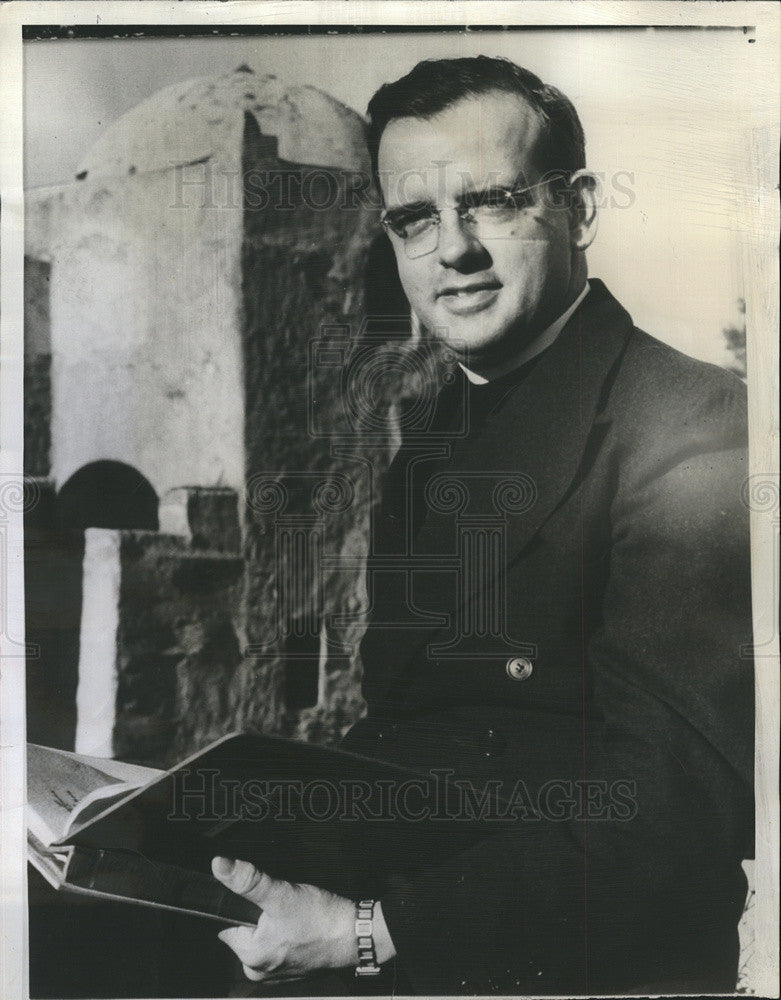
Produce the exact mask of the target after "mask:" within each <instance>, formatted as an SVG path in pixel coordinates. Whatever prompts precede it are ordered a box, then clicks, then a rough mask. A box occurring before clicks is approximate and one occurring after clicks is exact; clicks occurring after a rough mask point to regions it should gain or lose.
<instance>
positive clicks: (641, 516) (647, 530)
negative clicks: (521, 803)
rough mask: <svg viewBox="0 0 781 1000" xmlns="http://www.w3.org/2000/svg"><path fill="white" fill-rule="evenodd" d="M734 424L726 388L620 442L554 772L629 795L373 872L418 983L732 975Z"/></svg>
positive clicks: (542, 988) (739, 551)
mask: <svg viewBox="0 0 781 1000" xmlns="http://www.w3.org/2000/svg"><path fill="white" fill-rule="evenodd" d="M744 436H745V425H744V417H743V415H742V406H741V402H740V398H739V393H736V392H734V391H733V390H730V391H729V392H728V393H727V394H726V397H725V395H724V393H723V392H721V393H719V394H717V398H712V399H711V400H710V401H709V402H702V403H701V405H700V409H699V412H698V413H697V415H696V419H695V418H694V416H692V417H691V419H687V420H686V421H684V422H683V426H682V427H680V428H679V429H678V432H677V433H676V434H675V435H674V438H672V439H669V440H668V441H666V442H663V441H661V442H660V441H659V440H658V437H659V435H658V434H657V435H656V438H657V440H655V441H653V442H652V441H651V439H650V437H649V442H648V445H647V447H646V448H645V449H642V448H641V449H636V451H635V453H634V454H635V455H636V456H638V457H637V460H633V458H632V456H624V457H623V460H622V461H621V463H620V466H619V467H620V470H621V481H620V482H619V485H618V488H617V489H616V492H615V496H614V503H613V508H612V511H611V521H612V528H611V539H612V541H611V546H612V547H611V553H610V574H609V580H608V583H607V587H606V589H605V592H604V600H603V608H602V623H601V625H600V627H599V628H598V629H597V630H596V631H594V632H593V633H592V634H591V635H590V636H588V637H586V640H585V642H586V644H585V650H584V652H585V657H586V661H587V666H588V669H589V673H590V676H591V677H592V678H593V694H592V695H591V697H592V698H593V706H592V707H593V708H595V711H594V712H589V713H588V715H586V714H585V713H584V719H587V720H588V721H584V725H583V744H582V755H581V756H580V760H579V761H577V762H574V761H573V768H574V767H575V766H576V767H577V771H575V773H571V774H568V775H562V778H564V779H567V780H570V779H585V781H586V782H588V781H589V779H595V780H598V781H601V782H605V783H606V785H607V787H608V788H615V787H617V786H616V785H615V783H616V782H621V783H623V784H622V785H621V787H622V788H624V789H626V788H629V789H631V795H630V799H631V803H630V805H629V807H628V808H621V809H608V810H607V812H605V810H604V809H602V810H600V809H596V810H592V809H591V807H590V806H586V807H585V808H584V807H583V804H582V803H581V806H580V808H578V809H577V810H576V811H575V814H574V815H570V816H569V817H568V818H566V819H563V820H555V819H552V818H550V817H548V818H546V817H542V818H540V819H539V820H536V821H534V822H526V821H524V820H523V819H519V821H518V822H516V823H514V824H513V825H512V827H511V828H509V829H503V830H502V832H500V833H496V834H494V835H489V836H486V837H485V839H483V840H481V841H480V842H479V843H477V844H476V845H474V846H472V847H471V848H470V849H469V850H467V851H465V852H462V853H459V854H458V855H456V856H455V857H453V858H451V859H450V860H448V861H447V862H446V863H443V864H441V865H437V866H434V867H430V868H429V869H427V870H426V871H424V872H421V873H418V874H416V875H415V876H414V877H412V878H408V879H407V880H405V881H404V880H401V879H399V880H398V881H397V882H396V883H395V884H393V885H392V886H390V888H389V891H388V892H387V893H386V894H385V895H384V896H383V899H382V904H383V912H384V914H385V917H386V920H387V923H388V927H389V930H390V933H391V937H392V939H393V941H394V945H395V947H396V951H397V962H398V963H399V964H400V966H401V968H402V969H403V971H404V973H405V974H406V975H407V977H408V978H409V980H410V982H411V984H412V986H413V988H414V989H415V991H416V992H420V993H437V992H439V993H441V992H443V991H444V992H453V993H465V992H468V993H494V992H503V993H510V994H518V993H529V992H533V993H551V992H559V993H573V992H574V993H595V992H599V993H607V992H620V991H622V990H626V989H630V988H632V989H634V990H640V991H641V992H643V993H645V992H654V991H656V990H658V991H661V992H670V991H682V992H689V991H694V992H697V991H702V992H716V993H718V992H731V991H732V990H733V989H734V985H735V969H736V964H737V935H736V933H735V928H736V924H737V922H738V920H739V917H740V912H741V910H742V905H743V902H744V899H745V880H744V877H743V873H742V871H741V868H740V859H741V857H742V856H747V854H746V852H750V842H751V823H752V815H753V795H752V787H751V783H752V773H753V670H752V664H751V662H750V660H749V659H747V658H746V643H749V642H750V636H751V629H750V585H749V549H748V519H747V513H748V512H747V510H746V507H745V505H744V504H743V503H742V501H741V487H742V485H743V483H744V481H745V477H746V452H745V439H744ZM671 440H672V441H674V444H671V443H670V442H671ZM551 735H552V738H555V734H551ZM627 783H628V784H627ZM608 795H609V793H608Z"/></svg>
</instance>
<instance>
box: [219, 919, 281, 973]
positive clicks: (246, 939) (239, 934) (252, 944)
mask: <svg viewBox="0 0 781 1000" xmlns="http://www.w3.org/2000/svg"><path fill="white" fill-rule="evenodd" d="M217 937H218V938H219V939H220V941H222V943H223V944H227V946H228V947H229V948H230V949H231V951H232V952H233V953H234V955H235V956H236V958H238V960H239V961H240V962H241V963H242V965H246V966H248V967H249V968H253V969H255V971H256V972H265V971H266V970H265V969H264V966H265V965H266V964H267V962H268V960H269V957H270V956H268V955H266V954H265V951H264V945H263V942H262V941H261V940H259V939H258V936H257V935H256V934H255V932H254V931H253V930H251V929H250V928H249V927H229V928H228V929H227V930H224V931H220V933H219V934H218V935H217Z"/></svg>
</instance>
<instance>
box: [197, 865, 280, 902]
mask: <svg viewBox="0 0 781 1000" xmlns="http://www.w3.org/2000/svg"><path fill="white" fill-rule="evenodd" d="M212 872H213V873H214V877H215V878H217V879H219V880H220V882H222V884H223V885H225V886H227V888H228V889H230V890H231V891H232V892H235V893H237V894H238V895H239V896H244V898H245V899H249V900H251V901H252V902H253V903H256V904H257V905H258V906H260V907H261V908H263V909H266V907H267V906H268V904H269V903H272V904H273V903H274V902H275V900H276V899H278V898H279V896H280V894H281V893H282V892H284V890H285V888H286V887H287V885H288V883H287V882H280V881H278V880H277V879H273V878H271V876H269V875H266V873H265V872H259V871H258V870H257V868H255V866H254V865H251V864H250V863H249V861H234V860H233V859H232V858H213V859H212Z"/></svg>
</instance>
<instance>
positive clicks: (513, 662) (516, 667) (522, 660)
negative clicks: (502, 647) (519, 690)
mask: <svg viewBox="0 0 781 1000" xmlns="http://www.w3.org/2000/svg"><path fill="white" fill-rule="evenodd" d="M505 670H506V671H507V676H508V677H510V678H512V680H514V681H526V680H528V679H529V678H530V677H531V675H532V671H533V670H534V666H533V665H532V661H531V660H527V659H526V657H525V656H513V657H512V659H510V660H508V661H507V663H506V665H505Z"/></svg>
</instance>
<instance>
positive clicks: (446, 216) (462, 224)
mask: <svg viewBox="0 0 781 1000" xmlns="http://www.w3.org/2000/svg"><path fill="white" fill-rule="evenodd" d="M437 252H438V254H439V259H440V261H441V263H443V264H444V265H445V266H446V267H458V266H459V265H463V263H464V262H465V261H467V260H469V259H470V258H471V257H475V256H481V255H484V254H485V253H486V252H487V251H486V249H485V247H484V246H483V244H482V243H481V242H480V240H479V239H478V238H477V234H476V232H475V231H474V230H473V229H472V227H471V226H470V225H469V223H467V222H466V221H465V220H464V219H462V218H461V216H460V215H459V214H458V212H457V211H456V210H455V209H454V208H452V209H448V208H446V209H442V211H441V213H440V216H439V244H438V246H437Z"/></svg>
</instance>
